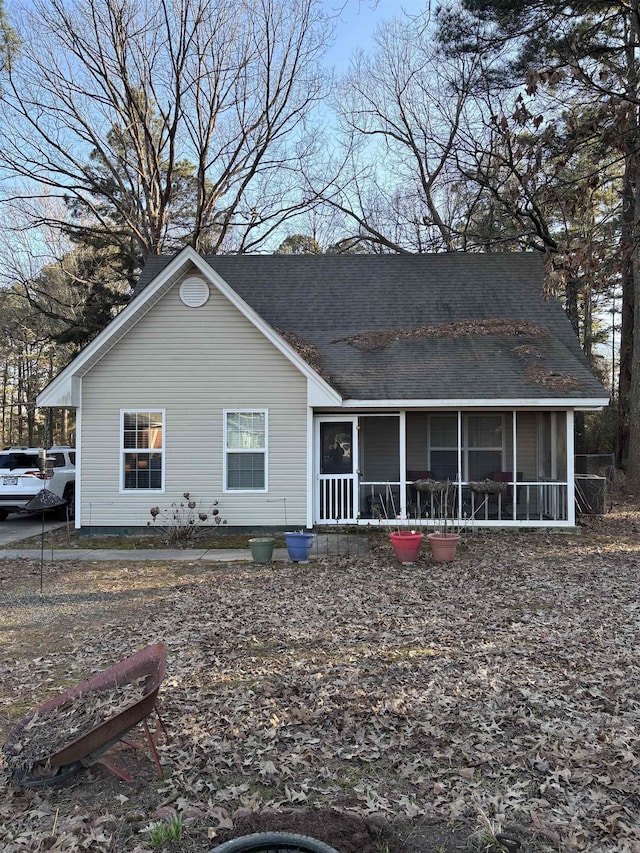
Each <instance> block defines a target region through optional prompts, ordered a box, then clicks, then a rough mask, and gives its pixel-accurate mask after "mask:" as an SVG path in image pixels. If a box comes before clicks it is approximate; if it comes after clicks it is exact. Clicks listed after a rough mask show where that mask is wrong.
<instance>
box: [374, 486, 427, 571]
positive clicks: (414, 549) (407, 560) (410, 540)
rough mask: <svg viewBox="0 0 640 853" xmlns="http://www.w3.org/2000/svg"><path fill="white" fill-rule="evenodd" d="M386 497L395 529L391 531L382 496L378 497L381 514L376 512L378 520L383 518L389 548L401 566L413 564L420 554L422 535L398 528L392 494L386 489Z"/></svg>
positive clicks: (416, 531) (417, 531)
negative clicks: (387, 530)
mask: <svg viewBox="0 0 640 853" xmlns="http://www.w3.org/2000/svg"><path fill="white" fill-rule="evenodd" d="M387 497H388V500H389V501H390V503H391V507H392V512H393V517H394V525H393V526H394V527H395V529H392V524H391V522H390V519H389V516H388V514H387V510H386V507H387V504H386V501H385V500H383V498H382V495H378V499H379V506H380V507H381V508H382V511H381V512H380V511H378V518H380V519H382V517H383V516H384V521H385V524H386V526H387V528H388V529H389V533H388V536H389V541H390V542H391V546H392V548H393V553H394V554H395V555H396V557H397V558H398V560H399V561H400V562H401V563H402V564H403V565H405V566H408V565H410V564H411V563H415V561H416V560H417V559H418V554H419V553H420V545H421V544H422V540H423V539H424V534H423V533H421V532H420V531H419V530H408V529H407V530H402V529H401V528H400V524H399V521H398V516H397V514H396V507H395V501H394V499H393V492H392V491H391V489H390V488H388V489H387ZM407 520H408V519H407Z"/></svg>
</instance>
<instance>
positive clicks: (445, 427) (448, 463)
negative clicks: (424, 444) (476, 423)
mask: <svg viewBox="0 0 640 853" xmlns="http://www.w3.org/2000/svg"><path fill="white" fill-rule="evenodd" d="M429 450H430V453H429V457H430V461H429V470H430V471H431V472H432V473H433V476H434V478H435V479H436V480H455V479H457V476H458V416H457V415H432V416H431V418H430V419H429Z"/></svg>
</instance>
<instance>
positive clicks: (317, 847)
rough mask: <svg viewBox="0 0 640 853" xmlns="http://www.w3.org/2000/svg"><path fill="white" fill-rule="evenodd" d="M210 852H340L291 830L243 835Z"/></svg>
mask: <svg viewBox="0 0 640 853" xmlns="http://www.w3.org/2000/svg"><path fill="white" fill-rule="evenodd" d="M209 853H338V851H337V850H336V849H335V848H333V847H329V845H328V844H324V843H323V842H322V841H316V839H315V838H309V837H308V836H307V835H294V834H292V833H290V832H257V833H255V834H254V835H243V836H242V838H234V839H232V840H231V841H226V842H225V843H224V844H221V845H220V846H219V847H214V848H213V850H210V851H209Z"/></svg>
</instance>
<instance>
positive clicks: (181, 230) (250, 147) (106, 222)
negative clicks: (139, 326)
mask: <svg viewBox="0 0 640 853" xmlns="http://www.w3.org/2000/svg"><path fill="white" fill-rule="evenodd" d="M15 26H16V29H17V30H18V32H19V36H20V44H21V46H20V49H19V51H17V53H16V55H15V58H14V59H13V61H12V62H11V63H10V64H9V66H8V67H7V69H6V73H5V79H4V81H3V86H2V90H1V91H0V114H1V115H2V130H1V133H2V144H1V145H0V163H1V164H2V166H3V168H4V169H5V174H12V175H14V176H15V178H16V180H15V182H14V188H13V189H14V194H15V195H16V196H25V195H30V196H31V197H36V196H38V195H41V194H47V195H49V196H58V197H60V198H63V199H64V200H65V201H66V202H67V208H68V214H69V215H68V218H67V221H66V222H63V223H58V224H62V225H63V226H64V227H67V228H68V229H69V231H70V233H72V234H73V235H74V236H75V237H76V238H80V239H83V240H89V241H91V240H94V241H102V242H107V243H110V244H111V245H114V244H115V245H117V246H118V247H119V251H120V252H121V253H122V254H123V256H126V257H128V258H129V259H130V264H129V268H130V269H131V270H133V269H134V268H136V267H137V266H139V264H140V261H141V259H142V258H144V257H145V256H147V255H150V254H155V253H159V252H161V251H166V250H172V249H174V248H176V247H177V246H179V245H183V244H184V243H185V242H190V243H191V244H193V245H194V246H195V247H197V248H205V249H206V250H207V251H211V252H218V251H224V250H233V251H245V252H246V251H254V250H256V249H257V248H258V247H259V246H260V245H261V244H262V242H263V241H264V240H266V239H267V238H268V237H269V236H270V235H271V233H272V232H273V231H274V230H275V229H276V228H277V227H278V226H279V225H280V224H281V223H282V222H283V221H286V220H287V219H288V218H289V217H291V216H293V215H295V214H296V213H297V212H298V211H299V210H301V209H303V208H304V206H305V205H307V204H308V203H309V201H310V198H309V196H308V187H307V185H306V184H305V181H304V180H303V171H304V170H305V169H306V170H309V169H310V170H313V164H314V158H315V157H316V155H317V151H318V146H319V145H320V144H321V135H320V133H319V132H318V129H317V128H316V127H314V126H312V124H311V122H312V112H313V108H314V106H315V105H316V104H317V103H318V102H319V101H320V100H321V99H322V98H323V96H324V94H325V88H324V80H323V77H322V74H321V71H320V65H319V60H320V58H321V56H322V53H323V51H324V48H325V44H326V41H327V39H328V38H329V36H330V33H331V27H330V21H327V20H326V18H325V17H324V16H323V13H322V10H321V3H320V2H319V0H216V2H214V1H213V0H155V2H152V3H145V2H142V0H75V2H73V0H72V2H67V0H39V2H38V0H36V2H35V3H34V4H26V5H25V6H24V7H23V9H22V12H21V15H20V16H19V17H16V19H15Z"/></svg>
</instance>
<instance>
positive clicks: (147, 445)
mask: <svg viewBox="0 0 640 853" xmlns="http://www.w3.org/2000/svg"><path fill="white" fill-rule="evenodd" d="M120 442H121V445H120V457H121V460H122V475H121V484H122V490H123V491H125V492H129V491H155V492H160V491H162V490H163V488H164V412H162V411H154V412H153V411H148V410H144V411H140V410H131V409H127V410H125V411H122V412H121V413H120Z"/></svg>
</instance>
